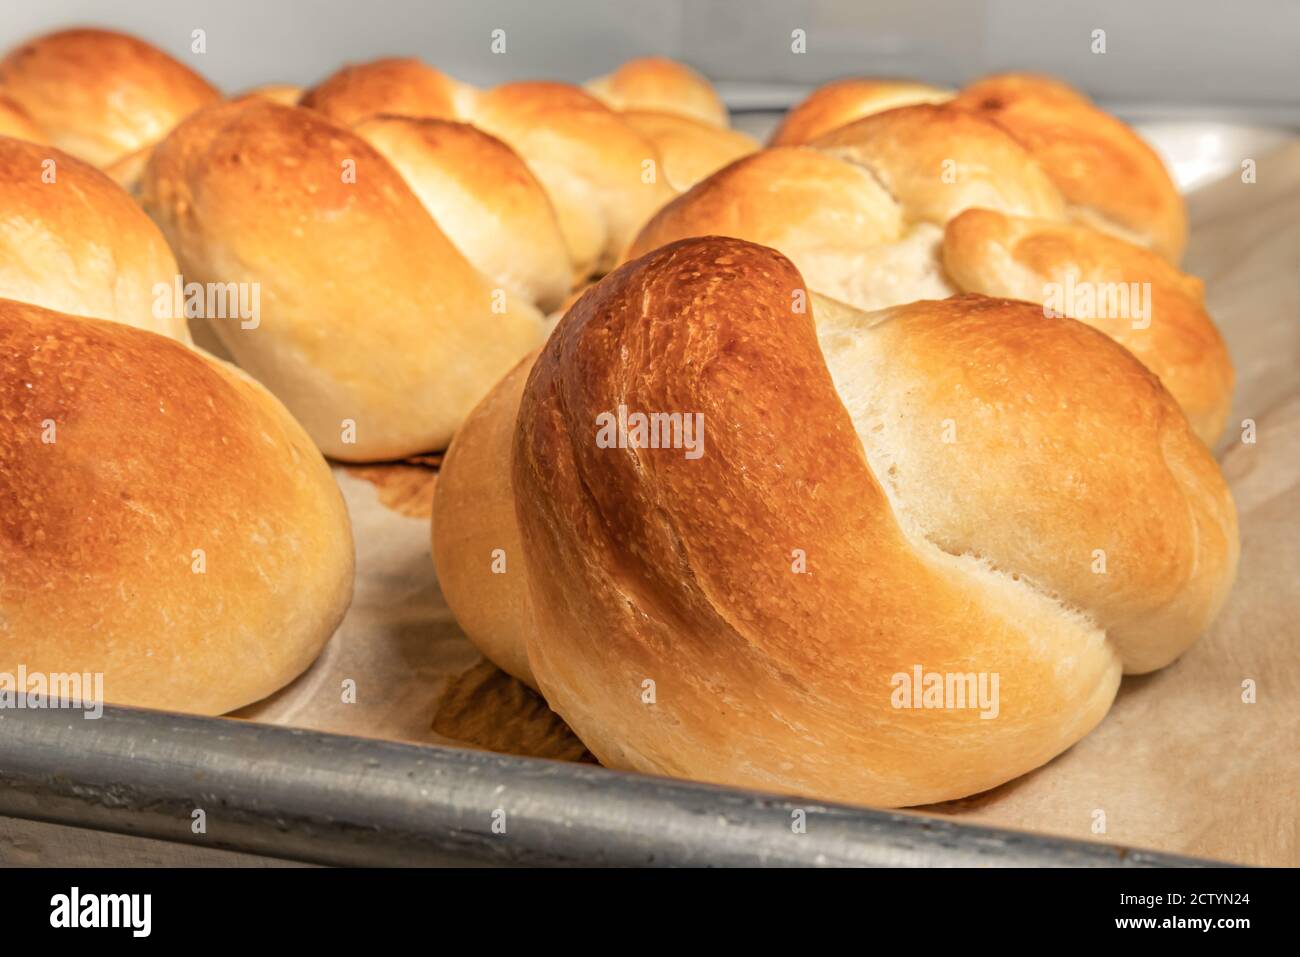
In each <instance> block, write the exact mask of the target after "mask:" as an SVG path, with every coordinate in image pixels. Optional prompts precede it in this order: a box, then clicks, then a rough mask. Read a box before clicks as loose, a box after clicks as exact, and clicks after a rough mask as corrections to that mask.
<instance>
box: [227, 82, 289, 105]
mask: <svg viewBox="0 0 1300 957" xmlns="http://www.w3.org/2000/svg"><path fill="white" fill-rule="evenodd" d="M306 92H307V91H306V90H304V89H303V88H302V87H300V86H295V85H294V84H292V83H266V84H263V85H262V86H255V87H253V88H252V89H251V90H245V91H244V92H243V93H241V94H239V96H241V97H243V96H256V97H260V98H261V99H263V100H270V101H271V102H272V103H279V104H280V105H281V106H297V105H298V101H299V100H301V99H302V97H303V94H304V93H306ZM238 98H239V97H232V99H238Z"/></svg>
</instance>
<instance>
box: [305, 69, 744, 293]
mask: <svg viewBox="0 0 1300 957" xmlns="http://www.w3.org/2000/svg"><path fill="white" fill-rule="evenodd" d="M598 97H599V98H598ZM602 101H603V102H602ZM300 103H301V105H302V106H304V107H307V108H309V109H313V110H316V111H318V112H321V113H323V114H325V115H326V116H328V117H329V118H330V119H332V120H334V121H335V122H337V123H342V124H345V125H349V126H355V125H356V124H358V123H360V122H361V121H363V120H366V119H368V118H371V117H375V116H380V115H384V116H403V117H414V118H424V119H440V120H452V121H458V122H462V123H468V124H471V125H473V126H475V127H477V128H479V129H481V130H483V131H484V132H486V133H489V134H491V135H492V136H494V137H497V138H498V139H500V140H502V141H503V142H504V143H506V144H507V145H508V146H509V147H510V148H511V149H513V150H514V151H515V152H517V153H518V154H519V155H520V156H521V157H522V158H523V160H524V162H525V163H527V165H528V167H529V169H530V170H531V171H532V173H533V175H535V176H536V177H537V179H538V180H539V181H540V182H541V183H542V185H543V187H544V188H545V190H546V194H547V197H548V199H549V200H550V202H551V204H552V205H553V206H554V208H555V211H556V214H557V216H558V219H559V223H560V228H561V230H562V232H563V234H564V239H565V242H566V244H567V246H568V249H569V253H570V257H571V260H572V270H571V271H572V273H573V274H574V276H575V277H576V278H577V279H578V280H582V279H584V278H586V277H587V276H589V275H592V274H602V273H604V272H607V271H608V270H609V269H610V268H612V267H613V266H614V265H615V264H616V263H617V262H618V259H619V256H620V255H621V254H622V252H623V250H624V249H626V248H627V245H628V243H630V242H631V241H632V238H633V237H634V236H635V235H636V231H637V230H638V229H639V228H640V227H641V225H642V224H644V223H645V221H646V220H647V219H648V218H649V217H650V215H651V214H652V213H654V212H655V210H657V209H659V208H660V207H661V206H662V205H663V204H664V203H666V202H667V201H668V200H669V199H671V198H672V196H673V195H674V194H675V192H676V191H679V190H680V189H684V188H687V187H689V186H690V185H693V184H694V183H695V182H696V181H698V180H699V179H700V178H702V177H703V176H705V175H707V174H708V173H710V172H713V171H714V170H715V169H718V168H719V167H721V166H723V165H725V164H726V163H727V162H730V161H731V160H732V159H735V158H736V157H738V156H741V155H743V154H744V153H747V152H751V151H753V150H754V149H755V148H757V144H756V143H754V142H753V141H752V140H751V139H750V138H749V137H747V136H745V135H744V134H741V133H736V132H734V131H731V130H728V129H725V125H726V110H725V108H723V107H722V104H721V101H720V100H718V98H717V94H716V93H714V92H713V89H712V87H710V86H709V84H708V82H707V81H706V80H704V79H703V78H702V77H699V76H698V75H697V74H695V73H694V72H693V71H690V70H689V69H688V68H686V67H683V66H681V65H680V64H675V63H672V61H667V60H657V59H650V60H645V61H633V63H631V64H628V65H627V67H626V69H625V71H619V72H618V73H616V74H614V75H612V76H611V77H609V78H605V79H604V80H602V81H593V84H591V85H589V89H588V90H583V89H581V88H579V87H576V86H572V85H570V84H567V83H549V82H526V83H507V84H504V85H502V86H499V87H495V88H493V89H490V90H478V89H476V88H474V87H472V86H470V85H468V84H465V83H461V82H459V81H457V80H455V79H453V78H451V77H449V76H447V75H446V74H444V73H441V72H439V71H438V70H435V69H434V68H432V67H430V66H427V65H425V64H424V63H421V62H420V61H419V60H415V59H410V58H404V59H398V58H390V59H383V60H376V61H373V62H371V63H361V64H351V65H349V66H346V67H344V68H343V69H341V70H339V71H337V72H336V73H334V74H333V75H332V76H330V77H328V78H327V79H325V80H324V81H322V82H321V83H320V84H319V85H317V86H316V87H313V88H312V89H310V90H308V91H307V92H306V93H304V94H303V96H302V99H301V101H300ZM616 110H630V111H631V112H629V113H626V114H624V113H619V112H616ZM661 164H662V167H663V169H662V171H661V170H660V169H659V166H660V165H661Z"/></svg>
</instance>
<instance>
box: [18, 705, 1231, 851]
mask: <svg viewBox="0 0 1300 957" xmlns="http://www.w3.org/2000/svg"><path fill="white" fill-rule="evenodd" d="M195 807H199V808H202V809H203V810H204V811H205V813H206V825H207V827H206V832H205V833H202V834H196V833H194V831H193V830H192V821H193V817H192V811H193V809H194V808H195ZM799 810H802V811H803V812H804V814H805V822H806V827H805V831H804V833H801V834H796V833H795V832H794V829H793V828H792V827H791V822H792V821H793V820H794V817H793V815H794V813H795V812H796V811H799ZM495 811H504V812H505V814H504V822H505V826H506V833H505V834H497V833H494V832H493V821H494V817H493V813H494V812H495ZM0 815H4V816H7V817H11V818H20V819H28V820H37V821H45V822H48V823H54V824H64V825H70V826H74V827H81V828H90V829H93V830H99V831H108V832H114V833H118V834H127V835H134V836H138V837H146V838H153V839H158V840H164V841H172V842H179V843H187V844H194V845H198V846H202V847H208V848H220V849H223V850H231V851H240V852H243V853H247V854H255V855H260V856H266V857H276V858H281V859H287V860H291V861H302V862H308V863H315V864H331V865H343V866H431V865H443V866H445V865H454V866H463V865H498V866H732V867H759V866H795V867H799V866H1018V867H1038V866H1069V867H1171V866H1224V865H1227V866H1232V865H1230V864H1228V862H1218V861H1208V860H1204V859H1196V858H1191V857H1184V856H1180V855H1176V854H1169V853H1165V852H1159V851H1149V850H1144V849H1140V848H1133V847H1126V846H1121V845H1115V844H1103V843H1098V842H1092V841H1082V840H1077V839H1073V838H1066V837H1058V836H1051V835H1045V834H1040V833H1031V832H1020V831H1015V830H1008V829H1002V828H993V827H988V826H986V825H979V824H970V823H963V822H961V821H958V820H956V819H952V818H947V817H943V816H939V815H931V814H924V813H920V812H915V811H894V810H879V809H870V808H859V807H851V806H846V805H840V804H832V803H826V802H820V801H813V800H801V799H798V798H791V797H781V796H777V795H770V794H762V793H759V792H753V791H743V790H737V789H732V788H724V787H718V786H715V785H708V784H701V783H698V782H693V781H684V780H677V779H671V778H658V777H652V776H648V775H641V774H633V773H627V772H619V771H612V770H608V769H605V768H602V767H599V766H596V765H586V764H574V763H570V762H560V761H549V760H544V759H540V758H526V757H518V756H513V755H502V754H496V753H493V752H488V751H475V750H469V749H460V748H450V747H442V746H437V745H424V744H413V743H399V742H392V741H384V740H380V739H372V738H362V737H355V736H351V735H342V734H332V733H326V732H320V731H309V730H302V729H296V728H290V727H285V726H280V725H270V724H259V723H255V722H250V721H245V720H241V719H232V718H208V717H199V716H194V715H183V714H174V713H169V712H162V711H146V710H142V709H135V708H124V707H116V706H106V707H105V708H104V713H103V717H102V718H100V719H98V720H85V719H84V718H83V717H82V716H81V714H80V712H70V711H55V710H27V709H23V710H0Z"/></svg>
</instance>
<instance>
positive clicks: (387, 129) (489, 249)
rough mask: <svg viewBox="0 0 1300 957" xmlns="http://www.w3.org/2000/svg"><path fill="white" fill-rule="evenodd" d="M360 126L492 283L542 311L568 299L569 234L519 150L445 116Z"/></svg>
mask: <svg viewBox="0 0 1300 957" xmlns="http://www.w3.org/2000/svg"><path fill="white" fill-rule="evenodd" d="M354 129H355V132H356V133H357V134H359V135H360V136H361V137H362V138H363V139H365V140H366V141H367V142H369V143H370V145H371V146H373V147H375V149H377V150H379V152H380V153H382V154H383V155H384V157H385V158H386V159H387V160H388V161H389V162H390V163H392V164H393V166H394V167H396V169H397V170H398V172H400V173H401V174H402V178H403V179H405V180H406V183H407V185H408V186H410V187H411V189H412V190H413V191H414V192H415V195H416V196H418V197H420V201H421V202H422V203H424V206H425V208H426V209H427V210H428V211H429V213H430V215H432V216H433V218H434V220H435V221H436V222H437V223H438V226H439V227H440V228H441V229H442V231H443V232H444V233H446V235H447V238H448V239H450V240H451V241H452V242H453V243H454V244H455V246H456V248H457V249H459V250H460V251H461V253H463V254H464V255H465V258H466V259H468V260H469V261H470V262H471V263H473V264H474V265H475V266H477V267H478V268H479V269H480V270H481V271H482V272H483V273H485V274H486V275H487V276H488V277H489V278H490V279H491V280H492V281H493V282H494V283H496V284H497V285H499V286H502V287H503V288H505V289H508V290H510V291H511V292H512V293H515V294H517V295H519V296H520V297H522V298H524V299H526V300H528V301H529V302H532V303H535V304H536V305H538V306H539V307H540V308H541V309H542V310H544V311H550V310H551V309H554V308H555V307H556V306H558V305H559V304H560V303H561V302H563V301H564V297H565V296H567V295H568V294H569V289H570V288H571V287H572V285H573V282H574V279H575V278H576V277H575V276H574V274H573V266H572V264H571V263H570V261H569V251H568V248H567V247H566V246H565V244H564V235H563V233H562V232H561V231H560V224H559V221H558V220H557V219H556V216H555V210H554V208H552V206H551V202H550V200H549V199H548V198H547V196H546V191H545V190H544V189H542V185H541V184H540V183H539V182H537V179H536V177H534V176H533V174H532V173H531V172H530V171H529V169H528V166H527V165H526V164H525V163H524V161H523V160H522V159H520V158H519V156H518V154H517V153H515V152H514V150H512V149H510V147H508V146H506V145H505V144H504V143H502V142H501V141H500V140H498V139H497V138H496V137H494V136H489V135H488V134H487V133H484V132H483V131H482V130H479V129H476V128H475V127H473V126H470V125H469V124H467V123H454V122H450V121H447V120H421V119H413V118H411V117H405V116H377V117H371V118H370V119H367V120H362V121H361V122H360V123H358V124H357V125H356V127H355V128H354Z"/></svg>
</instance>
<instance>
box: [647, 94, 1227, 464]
mask: <svg viewBox="0 0 1300 957" xmlns="http://www.w3.org/2000/svg"><path fill="white" fill-rule="evenodd" d="M1071 209H1072V206H1071V204H1070V202H1069V200H1067V198H1066V197H1065V196H1064V195H1063V194H1062V193H1061V191H1060V189H1059V188H1058V187H1057V185H1056V179H1055V178H1054V177H1053V176H1051V175H1050V172H1049V170H1048V169H1046V168H1045V167H1044V166H1043V165H1042V164H1041V163H1040V162H1039V161H1038V159H1037V158H1036V156H1035V155H1034V154H1033V153H1031V152H1030V151H1029V150H1027V149H1026V148H1025V147H1023V146H1022V145H1021V144H1020V142H1019V141H1018V140H1017V139H1016V138H1014V137H1013V136H1011V135H1010V134H1009V133H1008V132H1007V131H1006V130H1005V129H1003V128H1002V126H1001V125H999V124H997V123H994V122H993V121H992V120H990V119H987V118H985V117H984V116H982V115H980V114H979V113H976V112H972V111H969V110H957V109H953V108H951V107H948V106H942V105H941V106H935V105H930V104H920V105H915V106H906V107H900V108H898V109H893V110H887V111H884V112H880V113H875V114H872V115H870V116H867V117H864V118H863V119H860V120H857V121H856V122H853V123H850V124H849V125H847V126H841V127H838V128H836V129H834V130H832V131H831V132H829V133H827V134H825V135H823V136H822V137H820V138H819V139H817V140H815V141H813V142H812V143H810V144H808V145H807V146H804V147H774V148H771V149H767V150H764V151H763V152H760V153H755V154H753V155H751V156H747V157H744V158H742V159H740V160H738V161H737V162H735V163H733V164H732V165H730V166H728V167H726V168H724V169H722V170H720V171H718V172H717V173H715V174H713V175H712V176H710V177H708V178H707V179H705V180H703V181H701V182H700V183H698V184H696V186H695V187H694V188H692V189H691V190H690V191H689V192H687V193H685V194H683V195H682V196H680V197H678V198H677V199H676V200H674V201H673V202H672V203H670V204H668V205H667V206H666V207H665V208H664V209H662V210H660V212H659V213H657V214H656V215H655V216H654V217H653V218H652V219H651V220H650V222H649V223H647V224H646V226H645V228H644V229H643V230H642V231H641V233H640V235H639V236H638V237H637V239H636V241H635V242H634V243H633V244H632V245H631V247H630V248H629V250H628V253H627V256H626V258H629V259H630V258H634V257H637V256H641V255H644V254H645V253H647V252H649V251H650V250H652V249H655V248H656V247H658V246H662V245H664V244H666V243H669V242H673V241H676V240H678V239H683V238H686V237H688V236H705V235H726V236H734V237H737V238H741V239H747V240H750V241H751V242H757V243H762V244H764V245H769V246H773V247H775V248H777V249H779V250H781V252H783V253H785V254H786V255H787V256H789V257H790V259H791V260H792V261H793V262H794V263H795V265H796V266H798V268H799V270H800V271H801V273H802V274H803V275H804V277H805V278H806V279H807V280H808V283H809V285H810V286H811V287H812V288H813V289H814V290H816V291H817V292H820V293H823V294H825V295H828V296H831V297H833V298H836V299H840V300H843V301H845V302H847V303H849V304H851V305H853V306H856V307H857V308H859V309H867V310H871V309H881V308H884V307H886V306H892V305H901V304H903V303H907V302H912V301H914V300H917V299H936V298H943V297H945V296H949V295H953V294H956V293H960V292H982V293H989V294H996V295H1005V296H1016V297H1020V298H1025V299H1027V300H1029V301H1034V302H1038V303H1040V304H1042V305H1043V306H1044V308H1052V309H1053V310H1054V311H1058V312H1061V313H1062V314H1065V315H1069V316H1072V317H1074V318H1077V319H1080V320H1082V321H1085V322H1089V323H1091V324H1093V325H1095V326H1097V327H1098V328H1101V329H1103V330H1104V331H1106V332H1107V333H1109V334H1111V335H1113V336H1115V337H1116V338H1118V339H1119V340H1120V341H1121V342H1122V343H1123V344H1124V345H1126V346H1127V347H1129V348H1130V349H1131V350H1133V351H1134V352H1136V353H1138V354H1139V355H1140V356H1141V358H1142V359H1143V361H1144V362H1145V363H1146V364H1147V365H1148V367H1149V368H1150V369H1151V370H1152V371H1153V372H1155V373H1156V374H1157V375H1158V376H1160V378H1161V379H1162V380H1163V381H1164V382H1165V385H1166V387H1167V388H1168V389H1169V390H1170V392H1171V393H1172V394H1173V396H1174V398H1175V399H1177V400H1178V402H1179V404H1180V405H1182V407H1183V409H1184V411H1185V412H1186V413H1187V415H1188V417H1189V418H1190V419H1191V420H1192V422H1193V424H1194V425H1195V427H1196V429H1197V432H1198V434H1199V435H1200V436H1201V437H1202V438H1203V439H1204V440H1205V441H1206V442H1213V441H1214V440H1215V439H1217V437H1218V436H1219V435H1220V434H1221V432H1222V430H1223V426H1224V423H1225V422H1226V421H1227V415H1228V412H1229V409H1230V407H1231V403H1232V384H1233V373H1232V363H1231V360H1230V358H1229V356H1228V352H1227V349H1226V347H1225V345H1224V343H1223V339H1222V337H1221V336H1220V335H1219V333H1218V330H1217V329H1216V328H1215V327H1214V323H1213V322H1212V320H1211V319H1210V317H1209V315H1208V314H1207V313H1206V311H1205V308H1204V304H1203V301H1202V296H1201V289H1200V284H1199V282H1198V281H1197V280H1195V279H1192V278H1191V277H1188V276H1184V275H1182V274H1181V273H1179V272H1178V271H1177V270H1176V269H1175V268H1174V267H1173V266H1171V265H1169V263H1168V262H1167V261H1161V258H1160V257H1158V256H1156V255H1154V254H1153V253H1152V252H1150V251H1148V250H1147V249H1145V248H1143V247H1141V246H1137V245H1134V244H1132V243H1129V242H1126V241H1124V240H1121V239H1118V238H1116V237H1114V236H1112V235H1109V234H1106V233H1102V232H1098V231H1096V230H1094V229H1091V228H1086V227H1084V226H1082V225H1077V224H1076V223H1077V217H1075V216H1073V215H1072V213H1071ZM967 210H987V211H989V212H990V213H992V214H1000V216H998V217H996V218H995V217H977V216H968V217H967V218H966V219H964V220H961V224H960V226H955V224H956V223H957V222H958V220H959V219H960V217H961V216H962V215H963V214H965V213H966V211H967ZM994 223H998V224H1001V225H1000V226H998V227H997V228H995V227H994V226H993V224H994ZM954 228H957V229H958V230H959V235H956V236H954V237H953V238H952V240H951V241H949V240H948V239H947V233H948V232H949V231H952V230H953V229H954ZM981 231H982V232H983V233H985V234H986V236H985V239H984V240H981V241H979V242H976V241H975V239H976V237H977V234H978V233H979V232H981ZM1134 283H1136V286H1133V285H1132V284H1134ZM1144 284H1148V285H1144ZM1076 289H1078V290H1080V292H1081V293H1086V294H1081V295H1078V296H1076V295H1073V290H1076ZM1148 291H1149V293H1150V296H1149V297H1148V296H1147V295H1146V293H1147V292H1148ZM1121 293H1122V294H1123V296H1122V302H1121V297H1120V295H1119V294H1121ZM1112 306H1113V307H1114V308H1112Z"/></svg>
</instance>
